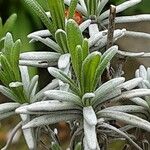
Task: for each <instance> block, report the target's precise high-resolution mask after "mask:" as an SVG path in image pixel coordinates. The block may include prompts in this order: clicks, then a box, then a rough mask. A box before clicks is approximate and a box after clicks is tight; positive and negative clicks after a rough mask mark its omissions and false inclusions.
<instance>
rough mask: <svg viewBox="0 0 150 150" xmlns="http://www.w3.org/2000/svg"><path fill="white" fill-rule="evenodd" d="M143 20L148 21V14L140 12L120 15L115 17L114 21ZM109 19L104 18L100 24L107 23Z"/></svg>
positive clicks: (149, 16)
mask: <svg viewBox="0 0 150 150" xmlns="http://www.w3.org/2000/svg"><path fill="white" fill-rule="evenodd" d="M143 21H150V15H149V14H141V15H133V16H121V17H116V18H115V23H116V24H118V23H131V22H132V23H134V22H143ZM108 23H109V20H108V19H106V20H104V21H103V22H102V25H107V24H108Z"/></svg>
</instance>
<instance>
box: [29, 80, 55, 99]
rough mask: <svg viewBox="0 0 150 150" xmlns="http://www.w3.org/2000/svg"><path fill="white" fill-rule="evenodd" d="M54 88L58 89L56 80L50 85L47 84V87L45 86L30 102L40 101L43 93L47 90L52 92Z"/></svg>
mask: <svg viewBox="0 0 150 150" xmlns="http://www.w3.org/2000/svg"><path fill="white" fill-rule="evenodd" d="M56 87H58V80H57V79H54V80H52V82H51V83H49V84H48V85H46V86H45V87H44V88H43V89H42V90H40V91H39V92H38V93H37V94H36V95H35V96H34V97H33V99H32V100H31V101H32V102H35V101H39V100H40V99H42V98H43V97H44V92H45V91H47V90H52V89H55V88H56Z"/></svg>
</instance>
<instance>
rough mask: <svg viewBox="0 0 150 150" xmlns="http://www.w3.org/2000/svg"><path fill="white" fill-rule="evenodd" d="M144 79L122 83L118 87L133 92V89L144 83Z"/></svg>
mask: <svg viewBox="0 0 150 150" xmlns="http://www.w3.org/2000/svg"><path fill="white" fill-rule="evenodd" d="M142 80H143V79H142V78H140V77H139V78H134V79H131V80H129V81H126V82H124V83H122V84H121V85H119V86H118V87H119V88H121V89H125V90H131V89H133V88H135V87H136V86H138V85H139V83H141V82H142Z"/></svg>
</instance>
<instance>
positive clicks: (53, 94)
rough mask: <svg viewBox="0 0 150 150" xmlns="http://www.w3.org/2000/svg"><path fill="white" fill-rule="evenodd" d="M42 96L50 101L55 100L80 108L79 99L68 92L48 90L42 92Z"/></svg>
mask: <svg viewBox="0 0 150 150" xmlns="http://www.w3.org/2000/svg"><path fill="white" fill-rule="evenodd" d="M44 94H45V95H46V96H47V97H48V98H50V99H52V100H55V99H56V100H59V101H67V102H70V103H74V104H77V105H80V106H82V104H81V99H80V97H78V96H77V95H75V94H72V93H70V92H66V91H61V90H49V91H46V92H44Z"/></svg>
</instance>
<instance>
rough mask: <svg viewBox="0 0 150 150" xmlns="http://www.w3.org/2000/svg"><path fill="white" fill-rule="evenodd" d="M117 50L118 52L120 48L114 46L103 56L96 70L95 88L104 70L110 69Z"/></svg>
mask: <svg viewBox="0 0 150 150" xmlns="http://www.w3.org/2000/svg"><path fill="white" fill-rule="evenodd" d="M117 50H118V46H112V47H110V48H109V49H108V50H107V51H106V52H105V53H104V54H103V55H102V58H101V62H100V64H99V66H98V67H97V69H96V75H95V78H94V81H93V83H94V84H93V85H95V87H96V85H97V83H98V81H99V77H101V76H102V74H103V72H104V70H105V69H106V68H107V67H108V65H109V63H110V61H111V60H112V58H113V57H114V56H115V54H116V53H117Z"/></svg>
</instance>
